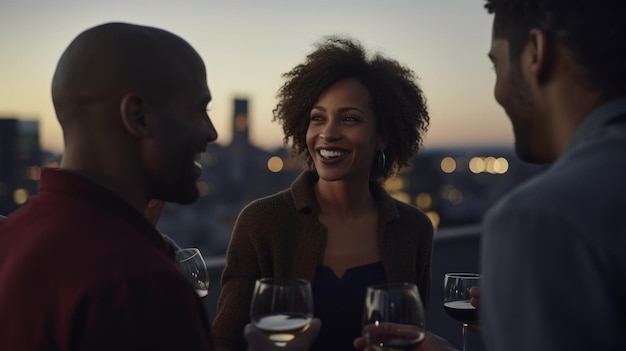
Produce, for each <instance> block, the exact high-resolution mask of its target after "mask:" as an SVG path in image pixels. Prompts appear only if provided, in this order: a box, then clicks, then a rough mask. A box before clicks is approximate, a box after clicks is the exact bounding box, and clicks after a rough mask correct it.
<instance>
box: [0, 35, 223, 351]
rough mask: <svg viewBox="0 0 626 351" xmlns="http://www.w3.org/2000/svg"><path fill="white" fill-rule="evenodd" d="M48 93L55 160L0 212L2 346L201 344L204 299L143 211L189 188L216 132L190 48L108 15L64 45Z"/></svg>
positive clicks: (205, 344)
mask: <svg viewBox="0 0 626 351" xmlns="http://www.w3.org/2000/svg"><path fill="white" fill-rule="evenodd" d="M52 99H53V102H54V106H55V109H56V113H57V116H58V120H59V122H60V124H61V127H62V129H63V137H64V142H65V154H64V157H63V160H62V162H61V166H60V169H56V170H52V169H45V170H44V171H43V173H42V176H41V182H40V188H39V192H38V194H37V195H36V196H33V197H32V198H31V199H30V200H29V202H28V203H27V204H26V205H25V206H23V207H22V208H20V209H18V210H17V211H15V212H13V213H12V214H10V215H9V216H8V217H7V218H6V219H5V220H3V221H0V316H1V317H0V318H1V320H2V327H1V328H0V349H2V350H11V351H15V350H211V349H212V340H211V336H210V335H211V334H210V330H209V321H208V320H207V316H206V315H205V314H204V312H203V311H204V309H203V307H202V304H201V301H200V299H199V298H198V296H197V295H196V293H195V292H194V290H193V288H192V287H191V285H190V284H189V283H188V282H187V280H186V279H185V277H184V276H183V275H182V274H180V273H179V272H178V270H177V268H176V265H175V263H174V261H173V256H172V253H173V252H172V251H173V250H172V248H171V246H170V245H169V244H167V243H166V242H165V241H164V239H163V238H162V236H161V235H160V234H159V233H158V231H157V230H156V229H155V228H154V226H153V225H152V224H151V223H150V222H149V221H148V220H147V219H146V217H145V216H144V210H145V209H146V206H147V205H148V202H149V200H150V199H153V198H154V199H159V200H163V201H171V202H176V203H180V204H189V203H192V202H194V201H195V200H196V199H197V197H198V190H197V188H196V180H197V178H198V177H199V175H200V172H201V168H200V166H199V164H198V163H197V162H196V161H195V160H197V159H198V157H199V156H200V154H201V153H202V152H204V151H205V150H206V145H207V143H209V142H212V141H214V140H215V139H216V138H217V134H216V131H215V128H214V127H213V125H212V123H211V121H210V119H209V116H208V115H207V111H206V106H207V104H208V103H209V101H210V100H211V94H210V92H209V88H208V85H207V82H206V72H205V67H204V64H203V62H202V59H201V58H200V56H199V55H198V53H197V52H196V51H195V50H194V49H193V48H192V47H191V46H190V45H189V44H188V43H187V42H185V41H184V40H183V39H181V38H180V37H178V36H176V35H174V34H172V33H169V32H166V31H163V30H160V29H156V28H151V27H144V26H137V25H131V24H123V23H109V24H104V25H100V26H97V27H94V28H91V29H89V30H87V31H85V32H83V33H82V34H80V35H79V36H78V37H77V38H76V39H74V41H72V43H71V44H70V45H69V47H68V48H67V49H66V50H65V52H64V53H63V55H62V56H61V58H60V60H59V63H58V66H57V68H56V72H55V74H54V78H53V81H52Z"/></svg>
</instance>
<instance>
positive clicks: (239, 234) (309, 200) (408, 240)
mask: <svg viewBox="0 0 626 351" xmlns="http://www.w3.org/2000/svg"><path fill="white" fill-rule="evenodd" d="M317 179H318V176H317V174H316V173H315V172H311V171H307V172H304V173H302V174H301V175H300V176H299V177H298V178H297V179H296V180H295V182H294V183H293V184H292V185H291V188H290V189H287V190H283V191H281V192H279V193H276V194H274V195H271V196H268V197H265V198H261V199H258V200H255V201H253V202H251V203H250V204H248V205H247V206H246V207H245V208H244V209H243V210H242V211H241V213H240V214H239V216H238V218H237V222H236V223H235V227H234V230H233V234H232V237H231V240H230V244H229V247H228V252H227V260H226V266H225V268H224V273H223V275H222V289H221V294H220V297H219V302H218V310H217V316H216V318H215V320H214V322H213V337H214V339H215V342H216V345H217V349H218V350H245V348H246V343H245V339H244V337H243V329H244V327H245V325H246V324H247V323H248V322H249V320H250V317H249V308H250V300H251V298H252V290H253V288H254V283H255V281H256V279H258V278H261V277H277V278H302V279H306V280H308V281H311V282H312V281H313V279H314V277H315V273H316V270H317V267H318V265H319V264H320V263H321V262H322V259H323V256H324V248H325V240H326V227H325V226H324V225H322V224H321V223H320V222H319V220H318V218H319V214H320V208H319V205H318V203H317V200H316V198H315V194H314V192H313V185H314V184H315V183H316V182H317ZM370 189H371V191H372V195H373V197H374V200H375V201H376V204H377V206H378V208H379V210H378V211H379V218H380V221H379V223H380V227H379V233H380V234H379V247H381V250H382V261H383V266H384V269H385V275H386V277H387V281H389V282H413V283H415V284H416V285H417V286H418V288H419V291H420V295H421V298H422V301H423V302H424V304H426V302H427V301H428V295H429V292H430V270H431V254H432V245H433V227H432V224H431V222H430V219H429V218H428V217H427V216H426V215H425V214H424V213H423V212H422V211H420V210H419V209H417V208H416V207H413V206H410V205H407V204H405V203H403V202H400V201H397V200H395V199H393V198H392V197H391V196H390V195H389V194H388V193H387V192H386V191H385V190H384V189H383V188H382V187H381V186H380V185H378V184H376V183H373V182H372V183H371V186H370ZM322 323H323V321H322Z"/></svg>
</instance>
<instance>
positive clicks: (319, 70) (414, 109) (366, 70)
mask: <svg viewBox="0 0 626 351" xmlns="http://www.w3.org/2000/svg"><path fill="white" fill-rule="evenodd" d="M315 47H316V49H315V50H314V51H313V52H311V53H310V54H309V55H308V56H307V57H306V60H305V61H304V63H301V64H299V65H297V66H296V67H294V68H293V69H292V70H291V71H289V72H288V73H285V74H283V75H282V76H283V78H285V79H286V80H287V81H286V82H285V83H284V85H283V86H282V87H281V88H280V89H279V91H278V93H277V95H276V97H277V99H278V104H277V106H276V108H275V109H274V111H273V112H274V118H273V121H279V123H281V124H282V127H283V131H284V133H285V136H284V142H285V144H286V145H290V146H291V153H292V154H293V155H295V156H301V157H303V158H304V160H305V161H306V163H307V164H308V166H309V168H311V169H313V168H314V165H313V159H312V157H311V155H310V154H309V153H308V149H307V144H306V133H307V129H308V127H309V114H310V111H311V108H312V107H313V105H314V104H315V102H316V101H317V99H318V97H319V96H320V95H321V94H322V93H323V92H324V91H325V90H326V89H328V88H329V87H330V86H331V85H333V84H335V83H337V82H339V81H340V80H343V79H346V78H356V79H357V80H358V81H359V82H361V84H363V85H364V86H365V88H366V89H367V90H368V91H369V93H370V96H371V101H372V109H373V111H374V115H375V116H376V129H377V132H378V133H379V134H380V135H381V136H382V137H383V138H384V139H385V140H386V141H387V146H386V148H385V150H384V153H385V158H386V162H385V166H384V167H383V168H382V169H381V168H380V167H378V165H377V162H376V160H373V163H372V168H371V169H372V170H371V173H370V177H371V178H372V179H373V180H376V181H378V182H382V181H384V180H385V179H387V178H388V177H389V176H391V175H392V174H393V173H394V172H396V171H397V170H398V169H400V168H402V167H405V166H407V165H408V164H409V162H410V160H411V159H412V158H413V157H414V156H415V155H416V154H417V152H418V151H419V149H420V148H421V146H422V143H423V136H424V134H425V133H426V131H427V130H428V126H429V122H430V117H429V115H428V110H427V107H426V98H425V96H424V94H423V92H422V90H421V89H420V87H419V86H418V84H417V82H416V81H417V77H416V76H415V74H414V72H413V71H412V70H410V69H409V68H407V67H404V66H402V65H400V64H399V63H398V62H397V61H395V60H392V59H389V58H386V57H384V56H382V55H381V54H380V53H375V54H374V55H373V56H371V58H370V57H367V53H366V52H365V50H364V48H363V46H362V45H361V44H360V43H359V42H358V41H357V40H355V39H352V38H348V37H340V36H327V37H324V38H323V39H322V40H320V41H319V42H317V43H316V44H315Z"/></svg>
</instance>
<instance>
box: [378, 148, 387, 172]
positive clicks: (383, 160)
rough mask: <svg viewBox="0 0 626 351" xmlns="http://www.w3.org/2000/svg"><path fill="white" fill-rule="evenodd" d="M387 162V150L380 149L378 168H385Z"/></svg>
mask: <svg viewBox="0 0 626 351" xmlns="http://www.w3.org/2000/svg"><path fill="white" fill-rule="evenodd" d="M386 162H387V157H386V156H385V152H384V151H383V150H379V154H378V169H380V170H381V171H382V170H384V169H385V165H386Z"/></svg>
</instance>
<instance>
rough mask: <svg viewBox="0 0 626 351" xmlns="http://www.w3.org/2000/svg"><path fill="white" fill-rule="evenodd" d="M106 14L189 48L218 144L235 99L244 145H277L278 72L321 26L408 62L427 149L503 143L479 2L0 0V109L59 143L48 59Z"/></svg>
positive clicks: (46, 145) (506, 133)
mask: <svg viewBox="0 0 626 351" xmlns="http://www.w3.org/2000/svg"><path fill="white" fill-rule="evenodd" d="M111 21H120V22H132V23H136V24H144V25H150V26H156V27H159V28H163V29H166V30H170V31H172V32H174V33H176V34H178V35H180V36H182V37H183V38H185V39H186V40H187V41H189V42H190V44H191V45H192V46H194V47H195V48H196V50H198V52H199V53H200V55H201V56H202V57H203V59H204V60H205V62H206V65H207V79H208V82H209V87H210V89H211V92H212V95H213V97H214V100H213V102H212V104H211V111H210V115H211V118H212V120H213V122H214V124H215V126H216V128H217V130H218V133H219V138H218V141H217V142H218V143H219V144H221V145H228V144H229V143H230V141H231V138H232V133H231V128H230V127H231V123H232V122H231V120H232V114H233V106H232V101H233V100H234V99H236V98H244V99H247V100H248V101H249V104H250V107H249V110H250V111H249V112H250V114H249V117H250V119H249V121H250V126H249V128H250V140H251V142H252V143H254V144H255V145H257V146H259V147H261V148H264V149H273V148H278V147H281V146H282V130H281V127H280V126H279V125H278V124H277V123H274V122H272V109H273V108H274V106H275V104H276V100H275V94H276V92H277V90H278V89H279V88H280V86H281V84H282V83H283V80H282V78H281V74H282V73H285V72H287V71H289V70H290V69H291V68H292V67H293V66H295V65H296V64H298V63H300V62H301V61H302V60H303V59H304V58H305V56H306V54H307V53H309V52H310V51H311V50H312V49H313V44H314V43H315V42H317V41H318V40H319V39H320V38H322V37H323V36H325V35H330V34H342V35H348V36H351V37H353V38H356V39H358V40H359V41H361V43H362V44H363V45H364V46H365V47H366V48H367V49H368V50H369V51H370V52H371V53H374V52H381V53H382V54H384V55H386V56H388V57H390V58H393V59H396V60H398V61H399V62H400V63H401V64H404V65H406V66H408V67H409V68H411V69H412V70H414V71H415V73H416V75H417V76H418V77H420V81H419V84H420V86H421V87H422V89H423V90H424V93H425V95H426V97H427V99H428V106H429V111H430V115H431V127H430V130H429V133H428V134H427V136H426V138H425V142H424V146H425V147H426V148H428V147H440V146H464V145H467V146H476V145H512V140H513V136H512V132H511V126H510V123H509V121H508V118H507V117H506V115H505V113H504V111H503V110H502V109H501V108H500V107H499V106H498V105H497V103H496V102H495V100H494V98H493V93H492V91H493V83H494V79H495V75H494V72H493V71H492V70H491V68H490V63H489V61H488V59H487V56H486V54H487V51H488V49H489V44H490V32H491V16H490V15H488V14H487V13H486V11H485V10H484V9H483V1H482V0H474V1H467V0H445V1H441V0H417V1H401V0H390V1H387V2H385V3H384V4H383V3H382V2H376V1H373V0H372V1H355V0H346V1H328V0H323V1H320V2H315V3H310V2H304V1H285V0H273V1H271V2H266V3H253V2H246V1H243V0H238V1H229V2H218V1H198V0H183V1H177V2H173V1H147V0H136V1H130V2H129V1H126V2H121V1H119V0H113V1H109V2H95V1H91V0H87V1H82V2H80V3H76V2H72V1H69V0H61V1H57V2H44V1H36V0H23V1H16V0H0V42H1V43H2V44H3V50H2V51H1V52H0V77H2V78H0V115H2V116H5V117H14V118H18V119H22V120H39V121H40V125H41V143H42V147H43V149H45V150H50V151H53V152H62V135H61V130H60V127H59V126H58V122H57V121H56V118H55V115H54V109H53V107H52V101H51V98H50V82H51V79H52V74H53V72H54V68H55V65H56V62H57V60H58V58H59V56H60V55H61V53H62V51H63V50H64V49H65V48H66V47H67V45H68V44H69V42H70V41H71V40H72V39H73V38H74V37H75V36H76V35H78V33H80V32H81V31H83V30H85V29H87V28H89V27H92V26H94V25H97V24H101V23H104V22H111Z"/></svg>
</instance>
